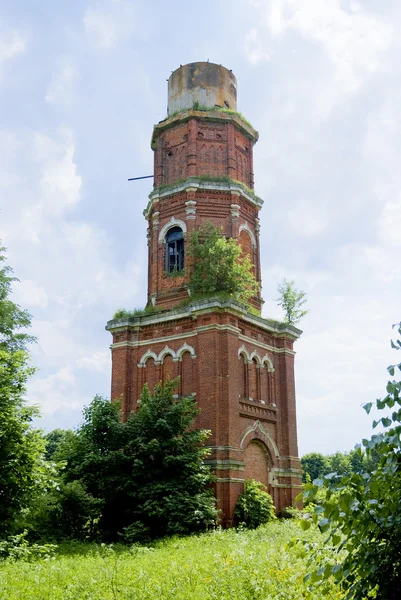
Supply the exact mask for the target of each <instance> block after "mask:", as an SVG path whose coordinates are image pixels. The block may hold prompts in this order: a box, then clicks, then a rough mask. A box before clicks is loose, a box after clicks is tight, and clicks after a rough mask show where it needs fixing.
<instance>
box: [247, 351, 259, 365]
mask: <svg viewBox="0 0 401 600" xmlns="http://www.w3.org/2000/svg"><path fill="white" fill-rule="evenodd" d="M254 358H255V359H256V362H257V365H258V367H261V366H262V359H261V358H260V356H259V353H258V351H257V350H254V351H253V352H252V353H251V356H250V357H249V361H250V362H252V361H253V359H254Z"/></svg>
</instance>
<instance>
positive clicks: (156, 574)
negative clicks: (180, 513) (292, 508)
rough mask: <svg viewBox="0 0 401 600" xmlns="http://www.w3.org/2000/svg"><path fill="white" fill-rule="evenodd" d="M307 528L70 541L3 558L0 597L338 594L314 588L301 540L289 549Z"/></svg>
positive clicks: (185, 598) (283, 525) (269, 598)
mask: <svg viewBox="0 0 401 600" xmlns="http://www.w3.org/2000/svg"><path fill="white" fill-rule="evenodd" d="M303 535H307V537H309V538H316V541H317V542H318V543H322V536H321V535H320V534H319V533H318V532H316V531H314V532H307V534H303V533H302V532H301V530H300V528H299V527H297V525H296V523H295V522H293V521H284V522H273V523H270V524H269V525H267V526H265V527H262V528H259V529H258V530H255V531H249V532H238V533H237V532H236V531H234V530H230V531H217V532H215V533H211V534H205V535H202V536H198V537H191V538H182V539H180V538H174V539H169V540H164V541H161V542H159V543H157V544H156V545H155V547H154V548H144V547H134V548H131V549H130V548H127V547H121V546H114V547H113V546H112V547H110V546H100V545H93V544H92V545H90V544H86V545H85V544H70V545H66V546H63V547H61V548H60V549H59V552H58V554H57V556H56V557H54V558H51V559H40V560H38V561H36V562H31V563H29V562H22V561H17V562H9V561H5V562H3V563H0V598H1V600H3V599H4V600H31V599H32V600H39V599H40V600H59V599H60V600H61V599H63V600H67V599H71V600H78V599H81V598H82V599H85V600H100V599H101V600H108V599H111V600H128V599H130V600H134V599H141V600H142V599H144V600H145V599H148V598H149V599H150V598H152V599H158V600H163V599H167V598H168V599H173V598H174V599H176V600H198V599H199V600H208V599H212V598H215V599H218V600H233V599H237V598H238V599H241V600H247V599H255V600H256V599H258V600H262V599H263V600H278V599H283V600H284V599H285V600H291V599H294V600H295V599H297V600H299V599H301V598H308V599H310V600H318V599H321V598H330V599H340V598H342V595H341V593H340V592H339V590H338V589H337V588H335V587H334V586H333V587H332V588H330V587H329V588H326V589H325V591H323V590H319V591H317V590H309V589H308V588H307V586H305V585H304V584H303V583H302V578H303V576H304V575H305V573H306V572H307V567H306V560H305V556H304V555H303V551H302V550H301V549H300V548H298V547H297V548H294V549H290V550H284V549H283V546H284V544H285V543H286V542H287V541H289V540H290V539H291V538H292V537H294V536H297V537H298V536H303Z"/></svg>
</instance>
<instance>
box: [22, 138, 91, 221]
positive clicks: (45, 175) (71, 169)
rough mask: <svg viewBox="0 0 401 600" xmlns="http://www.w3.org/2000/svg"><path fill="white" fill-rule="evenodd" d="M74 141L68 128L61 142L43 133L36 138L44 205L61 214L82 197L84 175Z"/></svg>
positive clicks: (34, 155) (34, 151) (34, 143)
mask: <svg viewBox="0 0 401 600" xmlns="http://www.w3.org/2000/svg"><path fill="white" fill-rule="evenodd" d="M74 151H75V148H74V143H73V139H72V133H71V131H69V130H64V131H63V132H62V142H61V143H60V142H55V141H54V140H51V139H50V138H48V137H47V136H44V135H43V134H35V136H34V138H33V158H34V159H35V160H37V161H39V162H40V163H41V174H40V188H41V192H42V193H41V196H40V198H41V206H42V207H45V209H46V211H50V213H51V214H54V215H58V214H61V213H63V212H64V210H65V209H66V208H68V207H71V206H74V205H75V204H77V203H78V202H79V200H80V191H81V185H82V178H81V176H80V175H78V173H77V166H76V164H75V162H74Z"/></svg>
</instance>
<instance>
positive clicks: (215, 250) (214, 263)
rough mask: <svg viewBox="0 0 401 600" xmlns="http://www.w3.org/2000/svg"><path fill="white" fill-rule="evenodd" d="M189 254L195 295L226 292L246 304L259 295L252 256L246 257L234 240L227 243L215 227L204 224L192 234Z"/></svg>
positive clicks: (192, 287)
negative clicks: (191, 260) (250, 257)
mask: <svg viewBox="0 0 401 600" xmlns="http://www.w3.org/2000/svg"><path fill="white" fill-rule="evenodd" d="M187 254H188V256H191V257H192V258H193V267H192V272H191V277H190V283H189V286H190V289H191V292H192V293H193V294H209V295H213V294H214V293H216V292H226V293H227V294H229V296H231V297H233V298H235V299H236V300H239V301H240V302H245V303H246V302H247V301H248V300H249V298H251V297H252V296H254V295H255V294H257V293H258V291H259V289H260V286H259V284H258V283H257V281H256V280H255V276H254V274H253V265H252V263H251V261H250V259H249V256H248V255H246V256H242V248H241V245H240V244H239V243H238V242H237V241H236V240H234V239H233V238H229V239H228V240H227V239H226V238H225V236H224V234H223V233H222V231H221V230H219V229H217V227H215V226H214V225H213V224H212V223H210V222H206V223H204V224H203V225H201V227H199V229H198V230H197V231H194V232H193V233H192V234H191V237H190V243H189V249H188V253H187Z"/></svg>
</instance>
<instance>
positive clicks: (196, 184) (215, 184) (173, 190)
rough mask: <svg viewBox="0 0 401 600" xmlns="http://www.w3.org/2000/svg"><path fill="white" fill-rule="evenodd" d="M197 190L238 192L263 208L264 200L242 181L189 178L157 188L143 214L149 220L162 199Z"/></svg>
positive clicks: (150, 195) (257, 206)
mask: <svg viewBox="0 0 401 600" xmlns="http://www.w3.org/2000/svg"><path fill="white" fill-rule="evenodd" d="M197 190H206V191H214V192H229V193H233V192H236V193H237V195H238V196H242V197H243V198H245V199H246V200H248V202H250V203H251V204H252V205H253V206H255V207H256V208H257V209H258V210H259V209H261V208H262V206H263V200H262V198H259V196H257V195H256V194H254V193H253V192H252V191H251V190H249V189H248V188H247V187H246V185H245V184H243V183H242V182H241V181H236V180H234V179H229V178H227V180H223V181H219V179H218V177H216V179H215V180H213V179H211V180H209V179H207V180H204V179H202V177H188V178H187V179H185V180H184V181H182V180H180V181H177V182H175V183H174V182H173V183H172V184H171V185H168V186H159V187H158V188H155V189H154V190H153V191H152V192H151V193H150V194H149V203H148V205H147V207H146V208H145V210H144V211H143V214H144V216H145V218H146V219H148V218H149V215H150V213H151V211H152V208H153V204H154V203H155V202H158V201H159V200H160V199H161V198H165V197H167V196H171V195H173V194H179V193H180V192H188V191H191V192H195V191H197Z"/></svg>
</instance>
